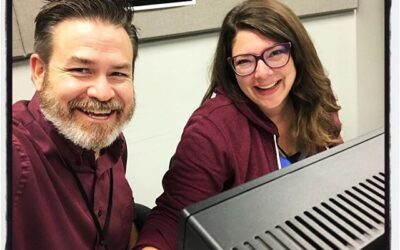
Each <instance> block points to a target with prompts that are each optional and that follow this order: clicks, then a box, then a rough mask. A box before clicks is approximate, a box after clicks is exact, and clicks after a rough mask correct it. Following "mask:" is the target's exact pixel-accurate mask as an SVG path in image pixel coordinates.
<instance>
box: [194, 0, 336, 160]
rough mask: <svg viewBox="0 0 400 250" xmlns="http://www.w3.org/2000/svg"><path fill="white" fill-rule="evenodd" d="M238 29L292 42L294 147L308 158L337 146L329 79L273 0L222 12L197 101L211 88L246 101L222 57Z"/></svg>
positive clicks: (293, 20)
mask: <svg viewBox="0 0 400 250" xmlns="http://www.w3.org/2000/svg"><path fill="white" fill-rule="evenodd" d="M240 30H253V31H256V32H258V33H260V34H262V35H264V36H265V37H268V38H270V39H273V40H276V41H277V42H291V43H292V49H291V56H292V58H293V61H294V65H295V67H296V72H297V74H296V79H295V82H294V84H293V87H292V89H291V91H290V93H289V96H290V98H291V100H292V102H293V105H294V109H295V112H296V115H297V118H296V119H297V123H296V126H297V127H296V131H295V136H296V138H297V145H298V147H299V148H301V149H302V150H304V152H303V153H305V154H306V155H307V156H309V155H312V154H315V153H317V152H319V151H321V150H322V149H324V148H326V147H330V146H334V145H337V144H340V143H341V142H342V140H341V138H340V130H341V125H340V124H339V123H338V122H336V123H335V122H334V120H335V119H334V118H333V117H334V116H335V115H337V112H338V111H339V110H340V107H339V106H338V105H337V103H336V98H335V96H334V94H333V91H332V88H331V82H330V80H329V78H328V77H327V75H326V74H325V71H324V69H323V67H322V64H321V62H320V60H319V58H318V55H317V52H316V50H315V48H314V45H313V43H312V42H311V39H310V37H309V36H308V34H307V31H306V30H305V28H304V27H303V25H302V23H301V21H300V19H299V18H298V17H297V16H296V15H295V14H294V13H293V11H292V10H290V9H289V8H288V7H287V6H285V5H284V4H282V3H280V2H279V1H276V0H247V1H244V2H243V3H241V4H240V5H238V6H236V7H235V8H233V9H232V10H231V11H230V12H229V13H228V14H227V16H226V17H225V19H224V21H223V24H222V27H221V31H220V36H219V40H218V44H217V49H216V52H215V55H214V62H213V67H212V71H211V83H210V86H209V88H208V90H207V92H206V94H205V95H204V97H203V100H202V103H204V102H205V101H206V100H207V99H210V98H211V96H212V95H213V93H214V92H215V90H216V88H220V89H221V90H222V91H223V92H224V93H225V95H227V96H228V97H229V98H231V99H232V100H233V101H235V102H247V101H249V99H248V98H247V97H246V96H245V95H244V93H243V92H242V91H241V89H240V88H239V85H238V83H237V81H236V77H235V74H234V72H233V70H232V68H231V67H230V65H229V63H228V61H227V58H228V57H230V56H231V55H232V44H233V41H234V39H235V36H236V34H237V33H238V31H240ZM336 120H337V119H336Z"/></svg>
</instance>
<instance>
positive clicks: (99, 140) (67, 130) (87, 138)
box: [41, 107, 128, 151]
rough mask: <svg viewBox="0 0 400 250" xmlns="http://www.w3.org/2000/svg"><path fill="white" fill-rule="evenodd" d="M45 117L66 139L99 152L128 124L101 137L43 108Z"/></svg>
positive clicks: (117, 127)
mask: <svg viewBox="0 0 400 250" xmlns="http://www.w3.org/2000/svg"><path fill="white" fill-rule="evenodd" d="M41 111H42V113H43V115H44V117H45V118H46V119H47V120H48V121H50V122H51V123H52V124H53V125H54V127H55V128H56V129H57V130H58V132H59V133H60V134H62V135H63V136H64V137H65V138H67V139H68V140H70V141H72V142H73V143H74V144H76V145H78V146H80V147H82V148H84V149H88V150H93V151H99V150H100V149H102V148H105V147H108V146H110V145H111V144H112V143H113V142H114V141H115V140H116V139H117V137H118V136H119V135H120V134H121V132H122V130H123V128H124V126H125V125H126V124H127V123H128V121H125V122H124V123H123V124H121V125H119V126H116V127H115V128H114V129H113V130H112V131H111V133H110V134H108V135H106V136H99V135H98V133H96V131H91V132H87V131H84V130H83V129H82V128H81V127H80V126H79V125H78V124H76V123H74V122H72V121H64V120H62V119H60V118H59V117H58V116H57V115H55V114H52V113H53V112H51V111H48V110H46V109H45V108H43V107H41Z"/></svg>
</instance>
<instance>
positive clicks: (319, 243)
mask: <svg viewBox="0 0 400 250" xmlns="http://www.w3.org/2000/svg"><path fill="white" fill-rule="evenodd" d="M384 229H385V174H384V173H381V172H380V173H378V174H377V175H373V176H371V177H370V178H368V179H367V180H365V181H364V182H361V183H358V184H357V185H355V186H353V187H351V189H348V190H344V191H343V192H342V193H339V194H337V195H336V196H335V197H331V198H329V199H327V200H325V201H323V202H321V203H320V204H318V205H316V206H314V207H312V208H310V209H309V210H307V211H304V212H303V213H302V214H299V215H297V216H295V217H294V218H290V219H288V220H286V221H284V222H282V223H281V224H279V225H276V226H275V227H274V228H270V229H266V231H264V232H261V233H260V234H258V235H255V236H254V237H253V238H252V239H248V240H246V241H245V242H243V243H242V244H241V245H238V246H235V247H233V248H231V250H264V249H265V250H270V249H271V250H272V249H273V250H276V249H278V250H280V249H282V250H292V249H294V250H296V249H299V250H310V249H317V250H325V249H334V250H336V249H361V248H364V247H365V246H367V245H368V244H369V243H370V242H372V241H373V240H374V239H376V238H378V237H379V236H381V235H382V234H383V233H384Z"/></svg>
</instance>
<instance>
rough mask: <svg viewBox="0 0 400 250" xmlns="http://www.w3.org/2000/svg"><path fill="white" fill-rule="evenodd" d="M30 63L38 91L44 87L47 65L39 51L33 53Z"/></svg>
mask: <svg viewBox="0 0 400 250" xmlns="http://www.w3.org/2000/svg"><path fill="white" fill-rule="evenodd" d="M29 65H30V68H31V74H32V81H33V84H34V85H35V88H36V90H37V91H40V90H41V89H42V87H43V81H44V76H45V73H46V65H45V64H44V62H43V61H42V59H41V58H40V56H39V55H38V54H37V53H33V54H32V55H31V58H30V61H29Z"/></svg>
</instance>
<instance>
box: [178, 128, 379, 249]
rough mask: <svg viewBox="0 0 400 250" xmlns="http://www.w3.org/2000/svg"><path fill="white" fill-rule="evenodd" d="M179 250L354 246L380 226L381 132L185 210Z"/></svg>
mask: <svg viewBox="0 0 400 250" xmlns="http://www.w3.org/2000/svg"><path fill="white" fill-rule="evenodd" d="M183 218H184V219H183V220H182V221H181V225H180V227H181V228H180V230H181V232H180V236H181V238H180V249H186V250H192V249H202V250H205V249H229V250H259V249H260V250H261V249H307V250H308V249H362V248H364V249H365V248H367V247H368V246H369V245H371V244H372V242H374V241H376V240H377V239H378V238H380V237H382V235H383V233H384V229H385V173H384V132H383V131H382V130H379V131H375V132H373V133H371V134H368V135H366V136H364V137H361V138H358V139H357V140H354V141H352V142H350V143H346V144H344V145H340V146H337V147H335V148H332V149H329V150H327V151H325V152H323V153H321V154H318V155H316V156H313V157H310V158H307V159H305V160H303V161H301V162H299V163H296V164H294V165H293V166H291V167H289V168H287V169H283V170H281V171H276V172H274V173H272V174H269V175H267V176H264V177H261V178H259V179H257V180H255V181H252V182H249V183H246V184H244V185H242V186H240V187H237V188H234V189H232V190H229V191H227V192H225V193H222V194H220V195H217V196H215V197H212V198H210V199H208V200H205V201H203V202H200V203H198V204H194V205H193V206H189V207H188V208H186V209H184V211H183Z"/></svg>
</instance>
